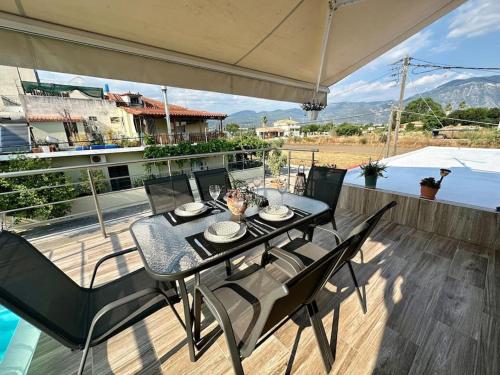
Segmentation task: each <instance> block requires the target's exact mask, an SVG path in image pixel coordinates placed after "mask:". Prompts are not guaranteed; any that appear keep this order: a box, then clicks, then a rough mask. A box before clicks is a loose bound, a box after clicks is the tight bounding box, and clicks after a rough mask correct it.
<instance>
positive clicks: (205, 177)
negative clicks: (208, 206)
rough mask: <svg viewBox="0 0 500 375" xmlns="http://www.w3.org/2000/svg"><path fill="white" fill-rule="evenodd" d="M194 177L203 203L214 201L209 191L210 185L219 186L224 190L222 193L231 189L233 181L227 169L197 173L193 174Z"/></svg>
mask: <svg viewBox="0 0 500 375" xmlns="http://www.w3.org/2000/svg"><path fill="white" fill-rule="evenodd" d="M193 175H194V180H195V181H196V187H197V188H198V193H200V198H201V200H202V201H205V202H206V201H209V200H212V197H211V196H210V193H209V189H208V188H209V187H210V185H219V186H220V187H221V188H222V192H224V191H225V190H229V189H231V180H230V179H229V173H228V172H227V169H226V168H217V169H208V170H205V171H197V172H193Z"/></svg>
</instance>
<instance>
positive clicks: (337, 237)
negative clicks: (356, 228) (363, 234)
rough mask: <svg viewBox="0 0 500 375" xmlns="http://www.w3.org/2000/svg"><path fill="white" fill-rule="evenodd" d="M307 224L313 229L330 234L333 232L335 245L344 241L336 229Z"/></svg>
mask: <svg viewBox="0 0 500 375" xmlns="http://www.w3.org/2000/svg"><path fill="white" fill-rule="evenodd" d="M309 226H310V227H312V228H313V229H319V230H322V231H325V232H328V233H330V234H333V235H334V236H335V242H336V244H337V245H338V244H341V243H342V242H344V240H343V239H342V237H341V236H340V233H339V232H337V231H336V230H333V229H326V228H323V227H320V226H319V225H315V224H310V225H309Z"/></svg>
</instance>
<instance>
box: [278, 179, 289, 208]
mask: <svg viewBox="0 0 500 375" xmlns="http://www.w3.org/2000/svg"><path fill="white" fill-rule="evenodd" d="M278 191H279V192H280V194H281V205H282V206H283V195H284V194H285V193H286V192H287V191H288V181H287V179H286V177H282V178H279V179H278Z"/></svg>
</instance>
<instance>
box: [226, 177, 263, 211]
mask: <svg viewBox="0 0 500 375" xmlns="http://www.w3.org/2000/svg"><path fill="white" fill-rule="evenodd" d="M230 178H231V180H232V185H233V188H232V189H230V190H228V191H227V194H226V197H227V206H228V208H229V211H231V213H232V214H233V215H241V214H243V213H244V212H245V211H246V209H247V208H248V207H252V206H259V207H260V206H262V205H264V204H265V202H266V201H267V199H266V198H265V197H263V196H261V195H259V194H257V193H256V192H255V191H253V190H252V189H251V188H250V187H248V185H247V183H246V182H245V181H244V180H237V179H233V177H232V176H230Z"/></svg>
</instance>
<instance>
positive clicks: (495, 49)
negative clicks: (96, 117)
mask: <svg viewBox="0 0 500 375" xmlns="http://www.w3.org/2000/svg"><path fill="white" fill-rule="evenodd" d="M406 54H409V55H410V56H411V57H414V58H418V59H421V60H426V61H431V62H433V63H439V64H448V65H460V66H476V67H477V66H483V67H499V66H500V0H469V1H467V2H466V3H464V4H463V5H462V6H460V7H459V8H457V9H455V10H454V11H453V12H451V13H449V14H448V15H446V16H445V17H443V18H441V19H439V20H437V21H436V22H434V23H433V24H431V25H429V26H428V27H426V28H425V29H423V30H421V31H420V32H418V33H417V34H415V35H413V36H412V37H411V38H409V39H407V40H406V41H404V42H403V43H401V44H400V45H398V46H396V47H394V48H393V49H392V50H390V51H388V52H386V53H385V54H384V55H382V56H380V57H378V58H377V59H375V60H373V61H372V62H370V63H369V64H367V65H366V66H364V67H363V68H361V69H359V70H358V71H356V72H354V73H352V74H351V75H350V76H348V77H346V78H344V79H343V80H342V81H340V82H337V83H336V84H335V85H333V86H331V87H330V94H329V96H328V102H329V103H332V102H343V101H356V102H360V101H376V100H389V99H397V98H398V93H399V89H398V84H397V83H396V81H395V79H394V78H393V77H391V74H390V73H391V72H390V69H391V64H392V63H394V62H396V61H398V60H400V59H401V58H402V57H404V56H405V55H406ZM39 73H40V78H41V80H43V81H45V82H54V83H66V84H67V83H69V84H75V85H87V86H97V87H104V84H105V83H107V84H108V85H109V87H110V91H111V92H118V93H121V92H127V91H132V92H140V93H142V94H143V95H145V96H147V97H151V98H156V99H161V98H162V94H161V91H160V87H159V86H158V85H150V84H144V83H136V82H125V81H117V80H111V79H102V78H95V77H87V76H75V75H71V74H63V73H54V72H46V71H41V72H39ZM492 74H494V73H492V72H486V73H484V74H482V75H492ZM477 75H480V74H478V73H477V72H470V71H449V70H447V71H434V72H428V73H420V72H417V71H412V70H410V73H409V79H408V84H407V90H406V97H409V96H412V95H414V94H418V93H422V92H424V91H427V90H431V89H433V88H435V87H437V86H439V85H441V84H443V83H445V82H447V81H450V80H453V79H462V78H468V77H471V76H477ZM168 98H169V102H170V103H174V104H177V105H182V106H186V107H190V108H196V109H202V110H208V111H216V112H224V113H227V114H231V113H234V112H238V111H242V110H254V111H257V112H259V111H272V110H275V109H289V108H298V106H299V105H298V104H297V103H289V102H280V101H274V100H265V99H258V98H250V97H245V96H238V95H229V94H220V93H214V92H208V91H198V90H189V89H183V88H176V87H169V89H168Z"/></svg>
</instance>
